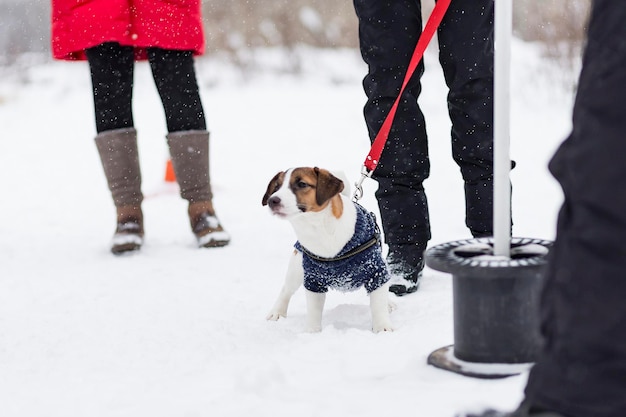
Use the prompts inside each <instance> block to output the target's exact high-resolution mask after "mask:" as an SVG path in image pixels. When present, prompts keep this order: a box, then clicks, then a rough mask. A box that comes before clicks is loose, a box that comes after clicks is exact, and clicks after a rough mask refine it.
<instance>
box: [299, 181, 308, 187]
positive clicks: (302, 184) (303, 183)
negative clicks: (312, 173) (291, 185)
mask: <svg viewBox="0 0 626 417" xmlns="http://www.w3.org/2000/svg"><path fill="white" fill-rule="evenodd" d="M296 186H297V187H298V188H300V189H304V188H307V187H309V184H307V183H306V182H304V181H298V182H297V183H296Z"/></svg>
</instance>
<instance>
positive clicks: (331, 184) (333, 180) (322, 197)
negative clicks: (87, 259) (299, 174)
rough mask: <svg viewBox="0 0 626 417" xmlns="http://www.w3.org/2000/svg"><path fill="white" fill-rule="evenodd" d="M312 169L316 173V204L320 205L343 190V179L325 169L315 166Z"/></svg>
mask: <svg viewBox="0 0 626 417" xmlns="http://www.w3.org/2000/svg"><path fill="white" fill-rule="evenodd" d="M313 170H314V171H315V174H316V175H317V186H316V189H315V202H316V203H317V205H318V206H321V205H322V204H324V203H325V202H327V201H328V200H330V199H331V198H332V197H333V196H335V195H337V194H339V193H340V192H341V191H343V181H341V180H340V179H339V178H337V177H335V176H334V175H333V174H331V173H330V172H329V171H327V170H325V169H321V168H318V167H315V168H313Z"/></svg>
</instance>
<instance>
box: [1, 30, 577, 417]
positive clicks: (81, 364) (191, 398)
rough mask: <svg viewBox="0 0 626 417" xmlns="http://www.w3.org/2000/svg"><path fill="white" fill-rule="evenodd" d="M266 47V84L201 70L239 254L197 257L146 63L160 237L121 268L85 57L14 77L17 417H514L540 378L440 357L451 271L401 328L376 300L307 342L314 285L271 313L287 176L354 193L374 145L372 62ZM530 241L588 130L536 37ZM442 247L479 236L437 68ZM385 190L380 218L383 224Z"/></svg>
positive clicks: (527, 172) (515, 132) (530, 101)
mask: <svg viewBox="0 0 626 417" xmlns="http://www.w3.org/2000/svg"><path fill="white" fill-rule="evenodd" d="M298 53H299V54H300V59H301V60H302V63H303V73H302V74H300V75H297V76H295V75H291V74H289V73H285V71H283V68H284V67H285V66H288V64H286V61H287V59H286V58H285V56H284V55H283V54H282V53H281V52H280V51H273V50H267V51H263V52H256V53H254V54H253V55H252V56H251V57H249V59H252V60H255V61H256V62H257V63H258V68H259V69H258V70H257V71H256V72H252V73H250V72H247V73H242V72H241V71H240V70H239V69H237V68H235V67H232V66H231V65H229V64H227V63H225V61H222V60H220V59H219V58H212V59H201V60H199V61H198V63H197V68H198V77H199V80H200V83H201V89H202V96H203V100H204V106H205V109H206V113H207V116H208V121H209V129H210V130H211V134H212V136H211V158H210V159H211V175H212V181H213V187H214V192H215V205H216V208H217V211H218V216H219V217H220V219H221V221H222V223H223V224H224V226H225V227H226V229H227V230H228V231H229V232H230V233H231V234H232V237H233V240H232V243H231V245H230V246H228V247H225V248H220V249H210V250H205V249H197V248H196V247H195V242H194V238H193V235H192V234H191V231H190V229H189V225H188V219H187V215H186V203H185V202H184V201H183V200H181V199H180V198H179V197H178V195H177V194H176V190H175V187H173V186H172V184H168V183H165V182H164V180H163V176H164V172H165V163H166V160H167V150H166V145H165V140H164V135H165V133H166V131H165V122H164V118H163V111H162V109H161V105H160V102H159V99H158V96H157V94H156V91H155V88H154V84H153V82H152V78H151V75H150V72H149V69H148V67H147V65H146V64H144V63H141V64H138V65H137V69H136V75H135V78H136V87H135V100H134V110H135V125H136V127H137V130H138V132H139V148H140V153H141V163H142V171H143V177H144V186H143V190H144V193H145V194H146V200H145V204H144V213H145V227H146V243H145V246H144V248H143V249H142V250H141V252H140V253H137V254H135V255H132V256H125V257H114V256H113V255H111V254H110V253H109V239H110V237H111V235H112V232H113V230H114V223H115V217H114V207H113V204H112V202H111V199H110V195H109V192H108V190H107V187H106V183H105V179H104V176H103V174H102V169H101V165H100V161H99V158H98V155H97V153H96V148H95V145H94V143H93V137H94V135H95V127H94V122H93V104H92V97H91V87H90V79H89V73H88V68H87V65H86V64H85V63H65V62H55V63H49V62H48V63H44V64H38V65H31V66H25V67H24V68H25V69H24V70H23V71H20V73H18V74H16V73H14V72H10V71H7V72H4V73H3V78H2V80H0V126H1V128H2V138H1V139H0V174H1V175H2V178H1V182H0V184H1V185H0V187H1V190H2V191H1V192H0V195H1V197H0V212H1V216H0V416H2V417H40V416H41V417H44V416H45V417H85V416H89V417H126V416H128V417H130V416H133V417H137V416H150V417H200V416H220V417H228V416H254V417H257V416H260V417H264V416H272V417H279V416H280V417H282V416H285V417H291V416H298V417H308V416H311V417H313V416H325V417H334V416H342V417H350V416H380V415H389V416H394V415H414V416H423V417H452V416H453V415H454V414H455V413H456V412H459V411H462V410H466V409H480V408H481V407H483V406H494V407H498V408H504V409H510V408H513V407H515V406H516V405H517V403H518V402H519V401H520V399H521V398H522V389H523V387H524V383H525V380H526V375H520V376H516V377H511V378H508V379H503V380H495V381H485V380H478V379H472V378H467V377H463V376H459V375H456V374H453V373H448V372H446V371H441V370H438V369H436V368H433V367H431V366H429V365H427V364H426V358H427V356H428V355H429V354H430V353H431V352H432V351H433V350H435V349H438V348H440V347H442V346H446V345H449V344H452V343H453V335H452V330H453V323H452V311H451V306H452V299H451V297H452V294H451V279H450V277H449V276H448V275H446V274H442V273H439V272H435V271H432V270H429V269H427V270H426V271H425V274H424V278H423V281H422V285H421V287H420V290H419V291H418V292H417V293H415V294H413V295H410V296H407V297H402V298H396V297H395V296H392V297H393V298H395V302H396V303H397V305H398V309H397V310H396V311H395V312H394V313H393V314H392V320H393V322H394V325H395V327H396V331H395V332H393V333H388V334H373V333H372V332H371V331H370V316H369V308H368V299H367V297H366V295H365V292H364V291H359V292H356V293H348V294H342V293H337V292H331V293H330V294H329V296H328V298H327V305H326V309H325V314H324V322H323V331H322V332H321V333H320V334H306V333H304V332H303V326H304V314H305V303H304V294H303V292H302V290H300V291H298V292H297V293H296V295H295V296H294V299H293V301H292V305H291V308H290V311H289V317H288V318H287V319H284V320H283V319H281V320H279V321H278V322H267V321H265V314H266V313H267V311H268V309H269V308H270V307H271V305H272V303H273V302H274V298H275V297H276V295H277V293H278V291H279V289H280V287H281V285H282V282H283V274H284V272H285V269H286V264H287V260H288V258H289V256H290V252H291V247H292V244H293V242H294V234H293V231H292V230H291V228H290V226H289V224H288V223H287V222H284V221H281V220H279V219H275V218H272V217H271V216H270V214H269V211H268V210H267V208H265V207H262V206H261V197H262V195H263V193H264V192H265V188H266V185H267V182H268V181H269V179H270V178H271V177H272V176H273V175H274V174H275V173H276V172H277V171H279V170H282V169H285V168H288V167H292V166H299V165H317V166H320V167H324V168H332V169H339V170H343V171H344V172H345V173H346V174H347V175H348V177H349V178H350V179H351V180H352V181H354V180H356V179H357V177H358V175H359V172H360V167H361V164H362V162H363V159H364V158H365V155H366V154H367V152H368V150H369V144H368V140H367V135H366V130H365V125H364V122H363V120H362V114H361V109H362V106H363V104H364V101H365V95H364V93H363V91H362V88H361V79H362V77H363V76H364V74H365V66H364V64H363V63H362V62H361V59H360V56H359V55H358V52H357V51H354V50H343V51H342V50H335V51H331V52H326V51H316V50H306V49H301V50H299V51H298ZM512 75H513V81H512V93H511V95H512V128H511V140H512V145H511V154H512V158H513V159H515V160H516V161H517V164H518V166H517V168H516V169H515V170H514V171H513V173H512V174H511V179H512V182H513V190H514V191H513V213H514V222H515V226H514V235H515V236H525V237H535V238H545V239H553V237H554V228H555V227H554V225H555V219H556V214H557V210H558V207H559V205H560V202H561V198H562V197H561V193H560V189H559V188H558V185H557V184H556V182H555V181H554V180H553V179H552V177H551V176H550V175H549V173H548V172H547V169H546V164H547V161H548V160H549V158H550V157H551V155H552V154H553V152H554V150H555V148H556V147H557V146H558V144H559V143H560V142H561V141H562V140H563V139H564V137H565V136H566V135H567V133H568V130H569V128H570V114H571V103H572V94H571V91H570V90H571V89H569V90H568V89H567V88H564V87H563V85H562V83H560V82H559V75H558V70H551V69H550V68H549V65H548V64H547V63H546V62H545V61H544V60H543V59H541V57H540V56H539V53H538V52H537V50H536V48H535V47H534V46H533V45H531V44H525V43H521V42H519V41H517V42H515V43H514V45H513V74H512ZM423 85H424V89H423V94H422V97H421V105H422V108H423V110H424V113H425V114H426V119H427V124H428V125H427V127H428V131H429V135H430V149H431V159H432V175H431V178H430V179H429V180H428V181H427V182H426V184H425V185H426V189H427V192H428V196H429V202H430V209H431V217H432V231H433V239H432V241H431V244H432V245H434V244H438V243H442V242H447V241H451V240H457V239H461V238H467V237H469V233H468V232H467V230H466V229H465V227H464V221H463V213H464V206H463V185H462V182H461V178H460V174H459V172H458V168H457V167H456V165H454V163H453V162H452V158H451V155H450V140H449V129H450V123H449V120H448V116H447V111H446V104H445V97H446V88H445V85H444V83H443V77H442V75H441V70H440V68H439V66H438V63H437V59H436V51H434V50H432V51H429V52H428V54H427V57H426V73H425V75H424V78H423ZM375 188H376V184H375V182H373V181H371V180H368V181H367V182H366V183H365V197H364V199H363V200H362V202H363V204H364V205H365V206H366V207H367V208H369V209H370V210H372V211H375V212H377V211H378V209H377V206H376V202H375V199H374V191H375Z"/></svg>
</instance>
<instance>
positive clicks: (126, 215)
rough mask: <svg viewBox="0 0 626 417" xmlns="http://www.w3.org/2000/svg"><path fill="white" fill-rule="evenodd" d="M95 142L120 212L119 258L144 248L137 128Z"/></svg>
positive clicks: (111, 132)
mask: <svg viewBox="0 0 626 417" xmlns="http://www.w3.org/2000/svg"><path fill="white" fill-rule="evenodd" d="M95 142H96V146H97V148H98V153H99V154H100V160H101V161H102V168H103V169H104V175H105V176H106V179H107V183H108V185H109V190H110V191H111V196H112V197H113V203H114V204H115V208H116V209H117V228H116V230H115V234H114V235H113V240H112V242H111V252H113V253H114V254H116V255H119V254H122V253H124V252H129V251H134V250H138V249H139V248H141V245H142V244H143V213H142V211H141V202H142V201H143V194H142V193H141V172H140V169H139V153H138V150H137V131H136V130H135V129H133V128H124V129H115V130H108V131H105V132H101V133H99V134H98V135H97V136H96V139H95Z"/></svg>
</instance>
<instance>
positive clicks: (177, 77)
mask: <svg viewBox="0 0 626 417" xmlns="http://www.w3.org/2000/svg"><path fill="white" fill-rule="evenodd" d="M148 59H149V60H150V68H151V69H152V75H153V77H154V82H155V84H156V87H157V90H158V92H159V95H160V97H161V101H162V103H163V109H164V111H165V120H166V122H167V130H168V132H179V131H183V130H206V120H205V117H204V109H203V107H202V102H201V100H200V92H199V88H198V82H197V80H196V72H195V69H194V61H193V54H192V52H191V51H176V50H168V49H160V48H149V49H148Z"/></svg>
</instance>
